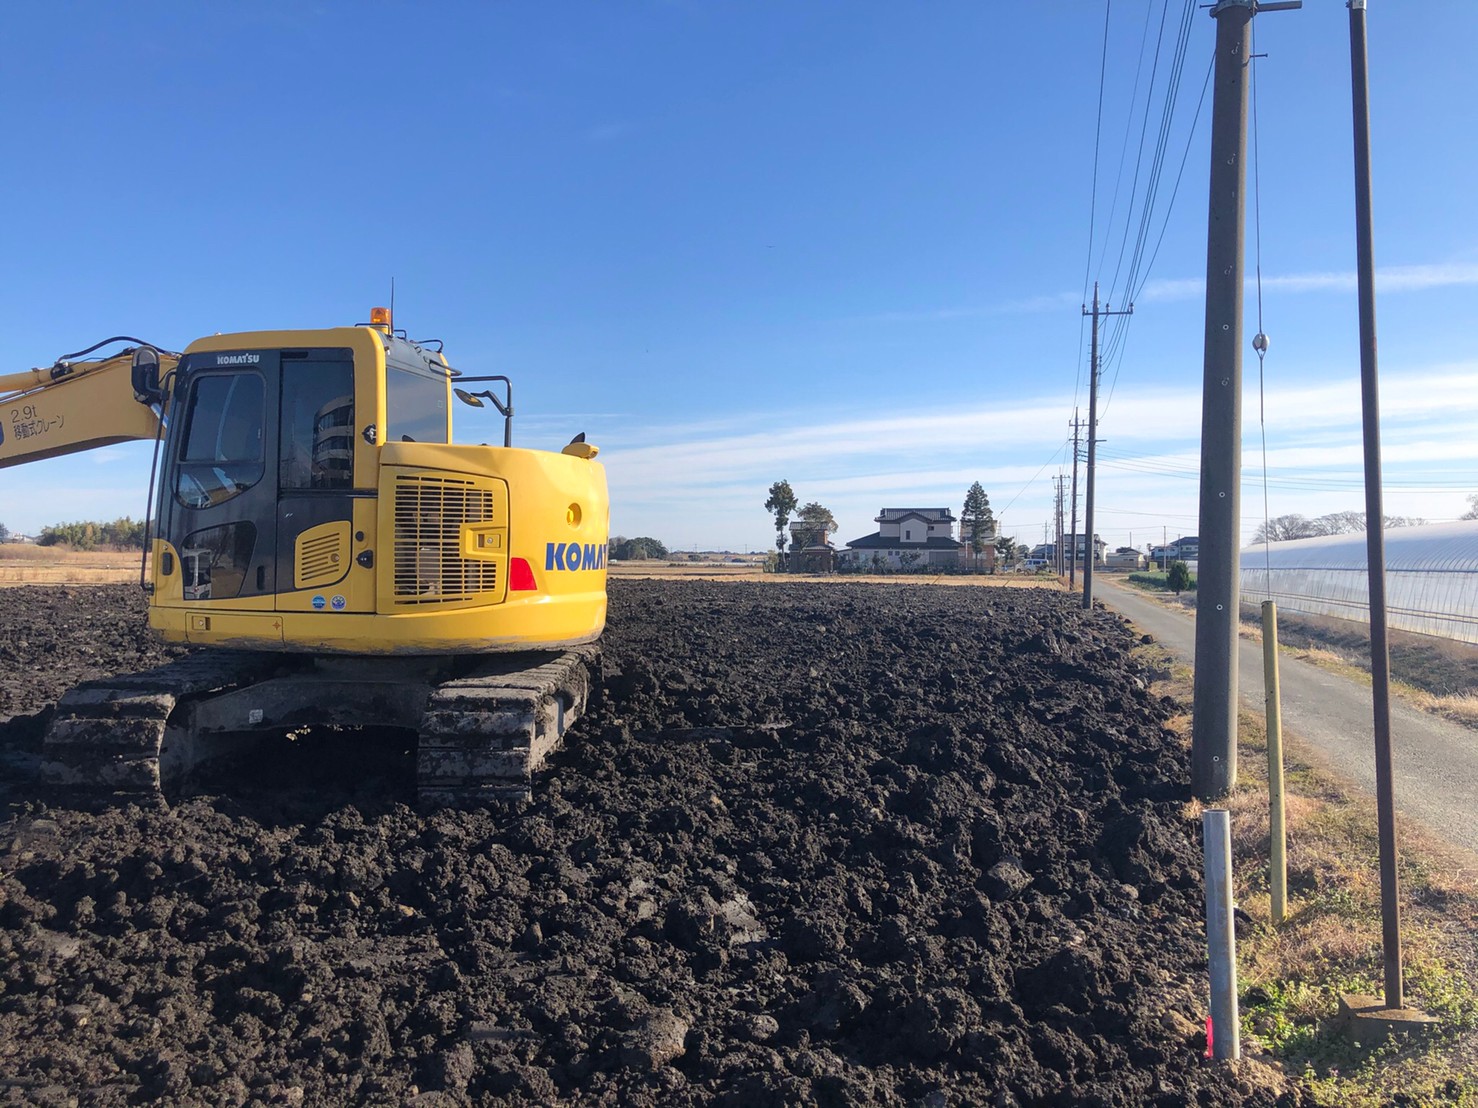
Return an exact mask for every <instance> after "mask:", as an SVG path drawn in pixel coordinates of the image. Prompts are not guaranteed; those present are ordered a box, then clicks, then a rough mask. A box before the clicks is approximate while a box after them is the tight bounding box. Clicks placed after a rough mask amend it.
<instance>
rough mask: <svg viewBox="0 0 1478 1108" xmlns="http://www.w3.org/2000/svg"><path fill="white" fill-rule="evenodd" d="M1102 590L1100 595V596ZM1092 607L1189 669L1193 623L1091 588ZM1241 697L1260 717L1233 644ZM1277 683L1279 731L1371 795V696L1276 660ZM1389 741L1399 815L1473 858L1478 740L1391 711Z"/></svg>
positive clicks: (1107, 587)
mask: <svg viewBox="0 0 1478 1108" xmlns="http://www.w3.org/2000/svg"><path fill="white" fill-rule="evenodd" d="M1099 586H1102V588H1101V590H1100V589H1099ZM1095 591H1096V592H1097V596H1098V599H1100V600H1102V601H1103V602H1104V603H1105V604H1107V605H1108V606H1109V607H1111V608H1113V609H1114V610H1116V611H1118V612H1120V613H1121V614H1122V615H1124V616H1125V617H1127V618H1128V619H1130V620H1132V621H1133V622H1134V623H1135V625H1136V626H1138V627H1140V628H1142V629H1143V630H1145V631H1147V632H1149V633H1150V634H1152V635H1154V636H1155V638H1156V639H1158V640H1159V641H1160V642H1161V643H1162V645H1164V646H1165V647H1166V648H1167V649H1169V650H1170V651H1171V652H1172V653H1174V654H1176V655H1177V656H1178V657H1180V658H1181V659H1182V660H1183V661H1185V662H1186V663H1187V664H1194V660H1195V623H1194V621H1193V618H1192V617H1191V616H1190V615H1189V614H1183V613H1181V612H1178V611H1176V610H1174V609H1172V608H1169V607H1167V606H1165V605H1163V604H1159V603H1156V602H1155V601H1154V600H1152V599H1149V598H1146V597H1144V596H1142V595H1139V594H1138V592H1137V590H1135V589H1133V588H1132V587H1128V586H1120V585H1116V584H1113V583H1110V582H1104V581H1101V580H1097V579H1096V580H1095ZM1238 671H1239V674H1238V692H1239V695H1240V698H1241V701H1242V703H1243V704H1244V705H1245V706H1247V707H1248V708H1251V709H1253V710H1255V711H1257V712H1258V713H1261V712H1263V710H1264V705H1265V702H1266V695H1267V694H1266V691H1265V688H1264V685H1263V671H1262V645H1261V643H1258V642H1253V641H1250V640H1247V639H1242V640H1239V651H1238ZM1278 682H1279V687H1280V688H1281V690H1282V696H1283V704H1282V709H1283V727H1284V731H1285V732H1287V733H1290V734H1292V735H1294V736H1297V737H1298V738H1300V739H1302V740H1303V741H1305V742H1306V743H1307V744H1308V745H1309V746H1310V747H1311V748H1312V749H1313V750H1315V751H1317V752H1318V753H1319V755H1320V756H1321V757H1322V758H1323V759H1324V760H1325V761H1326V762H1327V763H1328V765H1329V766H1330V767H1331V768H1333V769H1334V770H1335V771H1337V772H1338V773H1339V774H1341V775H1343V776H1345V777H1347V778H1349V779H1350V780H1351V781H1353V782H1354V783H1355V784H1356V785H1358V786H1359V787H1360V788H1361V789H1362V790H1364V791H1365V792H1366V793H1369V794H1371V795H1373V794H1374V792H1375V737H1374V734H1375V726H1374V722H1373V714H1372V711H1373V710H1372V707H1371V693H1370V687H1369V686H1368V685H1365V684H1361V683H1359V682H1356V681H1352V680H1350V679H1349V678H1347V677H1344V676H1342V675H1340V674H1337V673H1332V672H1330V671H1329V670H1327V669H1322V668H1320V667H1319V666H1316V665H1312V664H1310V663H1307V662H1301V661H1299V660H1298V659H1296V658H1289V657H1286V656H1282V655H1280V657H1279V660H1278ZM1391 736H1392V746H1393V761H1394V765H1395V772H1396V779H1395V792H1396V804H1397V807H1398V810H1399V811H1401V812H1402V813H1403V814H1404V815H1406V816H1408V817H1411V818H1415V819H1417V820H1420V821H1421V822H1422V823H1424V824H1426V825H1427V826H1428V827H1430V828H1431V829H1432V830H1433V831H1435V832H1436V833H1437V834H1438V835H1439V836H1440V837H1441V838H1443V839H1445V840H1446V841H1447V842H1449V843H1451V844H1452V845H1454V846H1458V847H1460V848H1462V849H1464V850H1468V851H1478V825H1475V824H1474V822H1473V819H1472V812H1473V809H1474V806H1475V804H1478V736H1475V734H1474V732H1473V730H1472V729H1471V728H1469V727H1465V726H1463V725H1462V724H1459V723H1455V722H1453V721H1451V720H1447V719H1443V718H1441V717H1439V716H1435V715H1432V714H1430V713H1427V712H1422V711H1419V710H1418V709H1416V708H1413V707H1411V706H1409V705H1407V704H1405V703H1403V702H1402V701H1400V700H1397V699H1393V700H1392V702H1391Z"/></svg>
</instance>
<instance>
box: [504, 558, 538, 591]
mask: <svg viewBox="0 0 1478 1108" xmlns="http://www.w3.org/2000/svg"><path fill="white" fill-rule="evenodd" d="M538 590H539V582H537V581H535V580H534V571H533V569H531V568H530V566H529V563H528V559H526V558H510V559H508V591H509V592H537V591H538Z"/></svg>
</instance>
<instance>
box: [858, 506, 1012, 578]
mask: <svg viewBox="0 0 1478 1108" xmlns="http://www.w3.org/2000/svg"><path fill="white" fill-rule="evenodd" d="M874 522H876V523H877V525H878V529H877V530H876V531H874V532H873V533H872V534H871V535H864V536H863V537H862V538H860V539H853V540H852V541H851V542H849V543H847V549H846V551H845V552H844V553H843V554H842V557H843V558H845V559H846V561H847V562H848V563H849V564H851V565H854V566H859V567H861V568H864V569H865V568H866V567H867V566H868V565H870V564H872V565H878V566H880V567H886V568H888V569H905V568H912V567H921V566H937V567H939V568H941V569H943V568H950V569H953V568H955V567H957V566H959V565H960V564H961V556H960V555H961V551H962V550H963V549H964V544H963V543H961V542H959V541H958V540H956V539H955V537H954V530H955V517H954V516H953V515H952V514H951V513H950V510H949V509H948V508H884V509H883V510H882V511H881V512H880V513H879V514H878V515H877V516H876V517H875V518H874ZM992 538H994V536H992ZM990 550H991V553H990V558H991V559H992V561H991V563H990V564H991V565H993V564H994V556H995V551H994V547H991V548H990ZM982 553H984V552H982ZM985 564H986V563H985V560H984V558H982V566H984V565H985Z"/></svg>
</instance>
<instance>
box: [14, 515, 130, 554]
mask: <svg viewBox="0 0 1478 1108" xmlns="http://www.w3.org/2000/svg"><path fill="white" fill-rule="evenodd" d="M9 541H10V528H9V527H6V526H5V524H3V523H0V542H9ZM36 545H37V546H70V547H72V549H74V550H97V549H99V548H103V549H115V550H142V549H143V548H144V523H143V520H138V519H133V518H131V517H129V516H124V517H122V518H121V519H115V520H113V521H112V522H111V523H103V522H98V521H96V520H84V521H82V522H80V523H54V524H52V525H51V526H49V527H43V528H42V529H41V534H39V535H37V536H36Z"/></svg>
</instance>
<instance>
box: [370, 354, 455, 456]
mask: <svg viewBox="0 0 1478 1108" xmlns="http://www.w3.org/2000/svg"><path fill="white" fill-rule="evenodd" d="M447 391H448V390H447V379H446V377H445V376H443V375H442V374H439V373H431V372H429V371H427V370H421V369H403V368H401V367H400V366H395V365H388V366H386V367H385V420H386V422H387V423H389V424H390V428H389V434H388V435H387V436H386V441H387V442H448V441H450V440H449V439H448V438H447Z"/></svg>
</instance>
